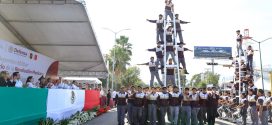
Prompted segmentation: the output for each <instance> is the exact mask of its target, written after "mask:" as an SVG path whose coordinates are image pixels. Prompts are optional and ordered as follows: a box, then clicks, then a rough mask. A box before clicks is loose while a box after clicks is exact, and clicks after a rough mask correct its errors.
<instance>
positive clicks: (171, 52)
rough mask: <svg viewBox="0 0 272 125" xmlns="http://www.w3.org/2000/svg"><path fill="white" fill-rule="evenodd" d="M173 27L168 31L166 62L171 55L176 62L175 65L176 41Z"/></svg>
mask: <svg viewBox="0 0 272 125" xmlns="http://www.w3.org/2000/svg"><path fill="white" fill-rule="evenodd" d="M172 37H173V27H172V26H169V27H168V28H167V30H166V60H168V58H169V55H171V58H172V59H173V61H174V64H177V62H176V59H175V51H174V41H173V38H172Z"/></svg>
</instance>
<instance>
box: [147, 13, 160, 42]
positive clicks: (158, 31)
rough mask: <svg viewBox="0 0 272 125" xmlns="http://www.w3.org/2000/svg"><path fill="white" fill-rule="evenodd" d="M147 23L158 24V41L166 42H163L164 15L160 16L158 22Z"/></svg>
mask: <svg viewBox="0 0 272 125" xmlns="http://www.w3.org/2000/svg"><path fill="white" fill-rule="evenodd" d="M146 20H147V21H149V22H151V23H156V24H157V28H156V30H157V37H156V41H164V40H163V33H164V28H163V27H164V22H163V16H162V14H160V15H159V19H158V20H149V19H146Z"/></svg>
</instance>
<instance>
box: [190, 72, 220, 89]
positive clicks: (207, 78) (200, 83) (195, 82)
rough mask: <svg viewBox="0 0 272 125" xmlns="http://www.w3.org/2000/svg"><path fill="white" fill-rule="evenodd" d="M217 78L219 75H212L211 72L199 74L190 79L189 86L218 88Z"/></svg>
mask: <svg viewBox="0 0 272 125" xmlns="http://www.w3.org/2000/svg"><path fill="white" fill-rule="evenodd" d="M219 78H220V75H219V74H213V73H212V72H205V73H199V74H195V75H194V76H193V77H192V79H191V81H190V85H191V86H194V87H206V85H207V84H213V86H218V81H219Z"/></svg>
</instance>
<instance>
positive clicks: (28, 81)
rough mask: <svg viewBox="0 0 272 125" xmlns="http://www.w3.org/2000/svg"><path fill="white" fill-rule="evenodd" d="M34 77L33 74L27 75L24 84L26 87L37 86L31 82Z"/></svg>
mask: <svg viewBox="0 0 272 125" xmlns="http://www.w3.org/2000/svg"><path fill="white" fill-rule="evenodd" d="M33 81H34V78H33V76H28V77H27V79H26V86H27V88H37V87H36V86H35V85H34V84H33Z"/></svg>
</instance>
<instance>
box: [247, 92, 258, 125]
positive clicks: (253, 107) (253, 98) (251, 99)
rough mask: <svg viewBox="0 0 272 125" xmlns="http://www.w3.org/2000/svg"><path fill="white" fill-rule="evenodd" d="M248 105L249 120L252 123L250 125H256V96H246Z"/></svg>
mask: <svg viewBox="0 0 272 125" xmlns="http://www.w3.org/2000/svg"><path fill="white" fill-rule="evenodd" d="M247 98H248V105H249V108H248V110H249V113H250V118H251V121H252V125H258V122H259V119H258V112H257V108H256V101H257V99H258V97H257V96H256V95H248V97H247Z"/></svg>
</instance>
